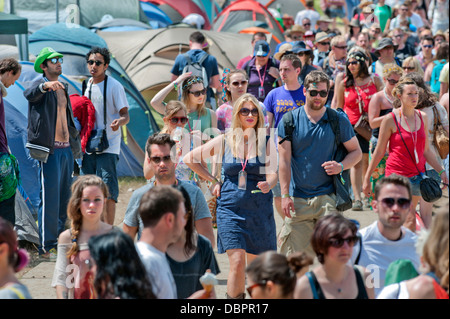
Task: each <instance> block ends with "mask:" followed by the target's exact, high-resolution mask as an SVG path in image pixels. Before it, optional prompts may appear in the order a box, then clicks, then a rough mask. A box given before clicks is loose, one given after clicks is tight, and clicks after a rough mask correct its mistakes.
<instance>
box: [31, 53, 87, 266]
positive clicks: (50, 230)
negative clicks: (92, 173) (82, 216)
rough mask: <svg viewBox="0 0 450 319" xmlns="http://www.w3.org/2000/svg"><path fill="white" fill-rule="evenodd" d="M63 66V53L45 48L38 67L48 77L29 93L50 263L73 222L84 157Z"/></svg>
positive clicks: (42, 247)
mask: <svg viewBox="0 0 450 319" xmlns="http://www.w3.org/2000/svg"><path fill="white" fill-rule="evenodd" d="M62 63H63V55H62V54H61V53H58V52H56V51H55V50H53V49H52V48H50V47H46V48H43V49H42V50H41V52H40V53H39V55H38V56H37V58H36V61H35V62H34V70H35V71H36V72H38V73H42V74H43V76H42V77H41V78H39V79H38V80H37V81H35V82H34V83H32V84H31V85H30V87H28V88H27V89H26V90H25V91H24V93H23V94H24V96H25V98H26V99H27V100H28V138H27V144H26V147H27V148H28V150H29V152H30V156H31V157H32V158H34V159H36V160H37V161H39V165H40V169H41V174H40V183H41V185H40V187H41V202H40V204H39V211H38V226H39V241H40V243H39V247H38V248H39V254H40V255H41V257H42V258H44V259H47V260H49V259H50V260H56V247H57V242H58V235H59V234H60V233H61V232H62V231H63V230H64V229H65V222H66V219H67V213H66V210H67V204H68V202H69V198H70V187H71V185H72V174H73V163H74V159H78V158H81V156H82V153H81V139H80V134H79V133H78V130H77V129H76V127H75V123H74V117H73V111H72V106H71V104H70V99H69V94H68V92H67V84H65V83H63V82H61V81H59V76H60V75H61V74H62Z"/></svg>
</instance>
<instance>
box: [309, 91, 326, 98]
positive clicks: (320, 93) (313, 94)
mask: <svg viewBox="0 0 450 319" xmlns="http://www.w3.org/2000/svg"><path fill="white" fill-rule="evenodd" d="M308 92H309V95H311V96H312V97H315V96H317V94H319V95H320V97H327V96H328V91H326V90H323V91H319V90H308Z"/></svg>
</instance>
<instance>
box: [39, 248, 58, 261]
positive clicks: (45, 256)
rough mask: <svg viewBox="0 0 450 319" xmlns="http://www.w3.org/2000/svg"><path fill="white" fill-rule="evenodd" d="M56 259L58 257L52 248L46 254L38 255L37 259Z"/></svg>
mask: <svg viewBox="0 0 450 319" xmlns="http://www.w3.org/2000/svg"><path fill="white" fill-rule="evenodd" d="M57 257H58V253H57V251H56V248H52V249H50V250H49V251H48V252H46V253H44V254H41V255H39V258H40V259H41V260H42V261H56V258H57Z"/></svg>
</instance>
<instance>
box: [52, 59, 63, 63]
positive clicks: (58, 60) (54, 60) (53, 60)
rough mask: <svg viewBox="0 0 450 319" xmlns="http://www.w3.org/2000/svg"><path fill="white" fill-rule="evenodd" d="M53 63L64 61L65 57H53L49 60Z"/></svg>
mask: <svg viewBox="0 0 450 319" xmlns="http://www.w3.org/2000/svg"><path fill="white" fill-rule="evenodd" d="M49 61H50V62H51V63H53V64H56V63H58V62H59V63H61V64H62V63H63V58H51V59H50V60H49Z"/></svg>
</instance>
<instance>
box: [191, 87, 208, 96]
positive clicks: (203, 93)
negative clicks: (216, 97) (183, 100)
mask: <svg viewBox="0 0 450 319" xmlns="http://www.w3.org/2000/svg"><path fill="white" fill-rule="evenodd" d="M189 93H190V94H192V95H193V96H195V97H199V96H200V95H205V94H206V89H203V90H200V91H195V92H192V91H189Z"/></svg>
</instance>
